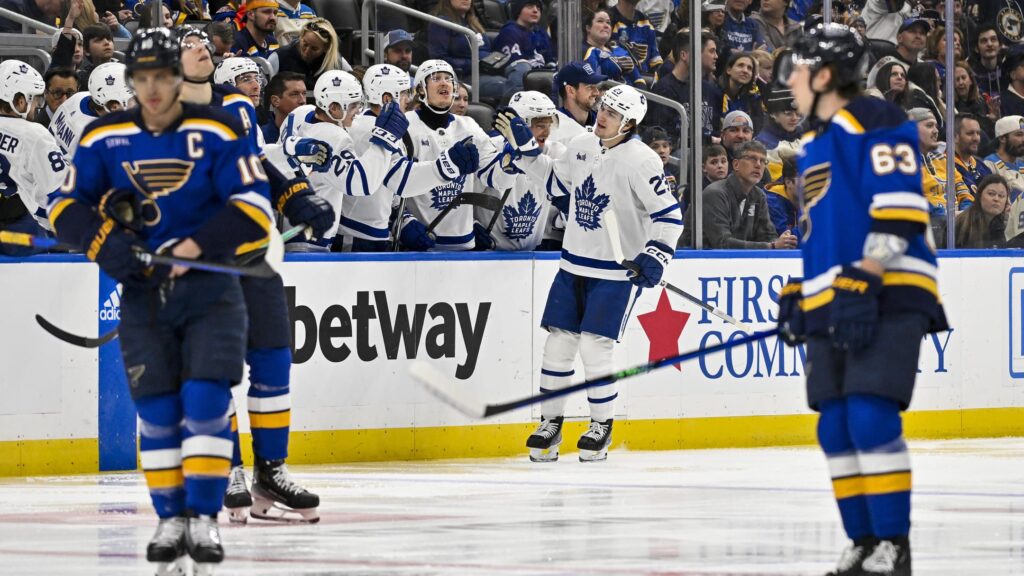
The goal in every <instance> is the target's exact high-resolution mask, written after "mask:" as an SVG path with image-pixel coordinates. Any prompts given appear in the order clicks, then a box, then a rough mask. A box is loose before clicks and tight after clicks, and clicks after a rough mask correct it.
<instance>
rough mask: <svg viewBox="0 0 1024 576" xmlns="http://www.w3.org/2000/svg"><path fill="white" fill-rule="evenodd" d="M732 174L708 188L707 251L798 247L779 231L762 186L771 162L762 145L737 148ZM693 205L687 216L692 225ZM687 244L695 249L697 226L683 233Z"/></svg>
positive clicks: (705, 207) (704, 200)
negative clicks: (694, 241) (772, 218)
mask: <svg viewBox="0 0 1024 576" xmlns="http://www.w3.org/2000/svg"><path fill="white" fill-rule="evenodd" d="M735 152H736V156H735V158H734V159H733V161H732V165H733V166H732V168H733V170H732V174H730V175H729V176H728V177H727V178H726V179H725V180H719V181H718V182H715V183H713V184H711V185H710V186H708V187H707V188H705V189H704V192H703V195H702V197H701V200H702V204H701V211H702V216H703V218H704V220H703V226H704V247H705V248H715V249H717V248H726V249H773V248H796V237H795V236H793V235H792V234H791V233H790V232H789V231H788V230H787V231H786V232H785V233H783V234H781V235H780V234H779V233H778V232H776V231H775V225H774V224H773V223H772V220H771V214H770V212H769V209H768V200H767V197H766V196H765V192H764V190H762V189H761V188H760V187H759V186H758V184H759V183H760V182H761V180H762V178H763V177H764V172H765V167H766V165H767V163H768V159H767V152H766V151H765V149H764V145H762V144H761V143H760V142H744V143H743V144H740V145H739V146H737V147H736V150H735ZM692 212H693V206H692V205H691V206H690V207H689V209H688V210H687V214H686V215H685V216H684V217H683V221H684V222H692V221H693V220H692V218H693V214H692ZM683 236H684V242H685V245H687V246H693V226H687V227H686V229H685V230H684V231H683Z"/></svg>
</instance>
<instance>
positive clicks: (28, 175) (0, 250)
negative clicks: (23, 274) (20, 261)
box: [0, 60, 67, 256]
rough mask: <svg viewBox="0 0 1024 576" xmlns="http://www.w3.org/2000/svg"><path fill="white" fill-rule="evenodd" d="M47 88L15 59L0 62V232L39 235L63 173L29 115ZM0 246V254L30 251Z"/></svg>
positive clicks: (46, 226) (57, 153)
mask: <svg viewBox="0 0 1024 576" xmlns="http://www.w3.org/2000/svg"><path fill="white" fill-rule="evenodd" d="M45 89H46V85H45V83H44V82H43V77H42V76H40V75H39V72H37V71H36V70H35V68H32V67H31V66H29V65H28V64H26V63H24V62H22V61H20V60H6V61H4V62H2V63H0V218H2V221H3V225H2V226H0V229H2V230H7V231H11V232H24V233H26V234H32V235H33V236H36V235H43V234H44V232H43V230H47V231H50V230H52V227H51V226H50V223H49V221H48V220H47V218H46V205H47V203H48V202H47V196H48V195H49V194H52V193H54V192H56V191H57V189H58V188H60V186H61V184H62V183H63V182H64V178H65V176H66V174H67V161H66V160H65V158H64V155H63V154H62V153H61V150H60V148H59V147H58V146H57V142H56V141H54V139H53V136H52V135H51V134H50V133H49V132H47V131H46V128H44V127H43V126H42V125H40V124H36V123H35V122H32V121H31V119H30V118H29V115H30V114H32V113H33V112H34V111H35V110H36V108H38V107H39V102H38V101H39V100H40V99H41V97H42V95H43V91H44V90H45ZM35 251H36V250H33V249H30V248H19V247H15V246H8V245H3V244H0V254H3V255H6V256H24V255H28V254H31V253H33V252H35Z"/></svg>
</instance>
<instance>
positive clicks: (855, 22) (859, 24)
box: [850, 16, 868, 40]
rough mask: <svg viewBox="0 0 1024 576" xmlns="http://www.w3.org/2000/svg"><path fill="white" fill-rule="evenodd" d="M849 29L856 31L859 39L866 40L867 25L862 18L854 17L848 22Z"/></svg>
mask: <svg viewBox="0 0 1024 576" xmlns="http://www.w3.org/2000/svg"><path fill="white" fill-rule="evenodd" d="M850 28H853V29H854V30H856V31H857V34H860V37H861V38H864V39H865V40H866V39H867V37H868V23H867V21H865V20H864V17H863V16H854V17H853V19H851V20H850Z"/></svg>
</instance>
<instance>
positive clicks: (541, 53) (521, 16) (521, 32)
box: [494, 0, 558, 93]
mask: <svg viewBox="0 0 1024 576" xmlns="http://www.w3.org/2000/svg"><path fill="white" fill-rule="evenodd" d="M510 8H511V11H512V19H511V20H509V21H508V22H506V23H505V25H504V26H502V27H501V32H499V33H498V37H497V38H495V40H494V50H501V51H502V52H503V53H505V55H507V56H508V57H509V62H508V68H506V69H505V77H506V78H507V79H508V80H507V82H506V86H505V91H506V92H507V93H508V92H511V93H515V92H519V91H520V90H522V89H523V76H525V75H526V73H527V72H529V71H530V70H533V69H535V68H545V67H553V66H554V65H555V61H556V60H557V59H558V55H557V54H555V51H554V48H553V47H552V42H551V36H548V33H547V32H545V31H544V30H543V29H542V28H540V27H539V26H538V25H537V23H538V22H540V16H541V11H542V10H543V7H542V5H541V0H512V3H511V5H510Z"/></svg>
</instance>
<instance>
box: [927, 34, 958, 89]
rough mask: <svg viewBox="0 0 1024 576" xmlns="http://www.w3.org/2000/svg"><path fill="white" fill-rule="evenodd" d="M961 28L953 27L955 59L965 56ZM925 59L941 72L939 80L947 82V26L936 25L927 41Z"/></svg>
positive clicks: (943, 82) (943, 83)
mask: <svg viewBox="0 0 1024 576" xmlns="http://www.w3.org/2000/svg"><path fill="white" fill-rule="evenodd" d="M960 34H961V33H960V30H959V29H953V60H960V59H962V58H963V48H962V47H963V41H964V39H963V37H962V36H961V35H960ZM923 59H924V60H926V61H928V62H931V63H932V65H933V66H935V69H936V70H938V72H939V82H940V83H941V84H942V85H943V86H945V85H946V84H945V82H946V28H945V27H943V26H936V27H935V29H934V30H932V31H931V33H930V34H928V39H927V40H926V41H925V50H924V58H923Z"/></svg>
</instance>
